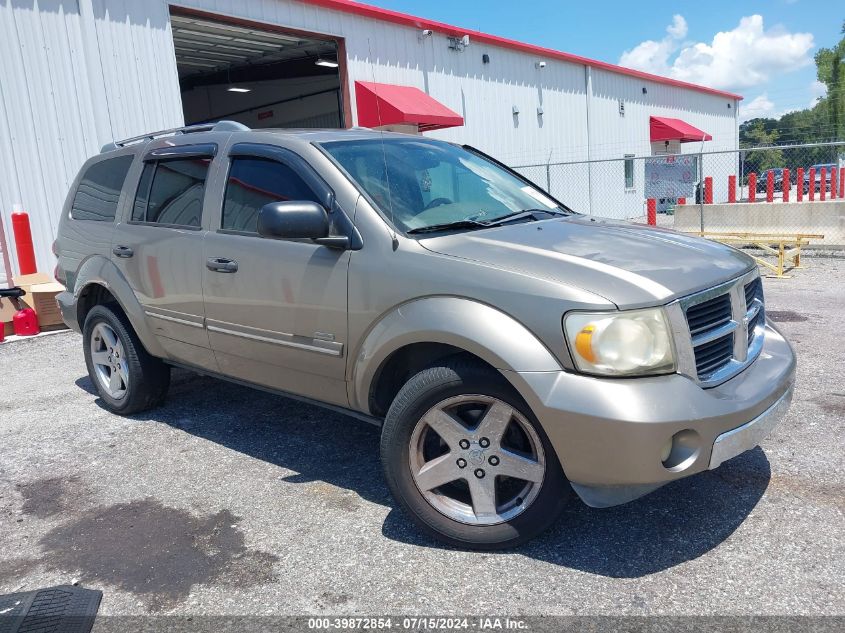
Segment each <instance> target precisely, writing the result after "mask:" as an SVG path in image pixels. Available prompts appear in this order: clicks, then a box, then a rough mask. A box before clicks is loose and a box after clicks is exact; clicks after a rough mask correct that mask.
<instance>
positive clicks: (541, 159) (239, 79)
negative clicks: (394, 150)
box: [0, 0, 741, 271]
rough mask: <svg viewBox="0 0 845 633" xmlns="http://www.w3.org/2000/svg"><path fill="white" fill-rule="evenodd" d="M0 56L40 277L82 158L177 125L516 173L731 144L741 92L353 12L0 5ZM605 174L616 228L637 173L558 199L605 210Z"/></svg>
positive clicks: (314, 1) (243, 2)
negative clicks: (411, 141) (379, 140)
mask: <svg viewBox="0 0 845 633" xmlns="http://www.w3.org/2000/svg"><path fill="white" fill-rule="evenodd" d="M0 60H2V62H0V126H2V127H0V156H2V157H3V158H2V162H0V211H2V218H3V221H4V225H5V227H6V232H7V234H8V233H9V232H10V215H11V213H12V211H13V209H14V208H15V207H16V206H18V205H20V207H22V208H23V209H25V210H26V211H27V212H29V214H30V217H31V222H32V232H33V236H34V241H35V246H36V256H37V260H38V266H39V269H40V270H43V271H49V270H51V269H52V267H53V262H54V260H53V256H52V253H51V252H50V245H51V243H52V240H53V238H54V235H55V233H56V228H57V225H58V219H59V218H58V216H59V213H60V209H61V207H62V204H63V202H64V199H65V196H66V194H67V189H68V187H69V185H70V183H71V182H72V181H73V179H74V177H75V176H76V172H77V170H78V169H79V167H80V165H82V163H83V162H84V161H85V159H86V158H88V157H89V156H91V155H92V154H95V153H96V152H99V151H100V148H101V147H102V146H103V145H105V144H106V143H109V142H111V141H113V140H116V139H122V138H127V137H131V136H136V135H139V134H143V133H145V132H150V131H153V130H160V129H165V128H171V127H176V126H181V125H183V124H192V123H200V122H206V121H212V120H217V119H232V120H236V121H240V122H242V123H245V124H246V125H248V126H250V127H350V126H355V125H363V126H368V127H378V126H384V127H387V128H390V129H397V130H404V131H409V132H419V133H424V134H427V135H430V136H433V137H437V138H442V139H446V140H450V141H457V142H461V143H468V144H470V145H474V146H476V147H478V148H480V149H482V150H483V151H485V152H488V153H490V154H492V155H494V156H496V157H497V158H499V159H501V160H503V162H506V163H509V164H513V165H526V164H531V163H545V162H547V161H548V160H549V158H550V157H552V158H553V159H556V160H567V161H571V160H584V161H587V160H597V159H604V158H622V157H623V156H631V155H633V156H648V155H653V154H660V153H667V152H684V151H687V148H692V147H693V146H694V149H691V150H690V151H699V150H700V149H701V147H702V142H701V141H702V139H700V138H698V137H697V136H698V134H699V133H701V135H702V136H704V134H703V133H706V136H704V139H707V140H704V147H705V149H707V150H719V149H735V148H737V147H738V130H737V118H736V116H737V102H738V100H739V99H740V98H741V97H739V96H738V95H734V94H730V93H726V92H722V91H718V90H713V89H709V88H705V87H701V86H695V85H691V84H686V83H683V82H679V81H675V80H671V79H666V78H662V77H657V76H654V75H649V74H645V73H641V72H637V71H632V70H628V69H624V68H620V67H617V66H614V65H611V64H607V63H604V62H599V61H595V60H591V59H586V58H583V57H579V56H576V55H571V54H567V53H562V52H559V51H554V50H549V49H544V48H539V47H536V46H532V45H529V44H523V43H520V42H515V41H512V40H506V39H503V38H499V37H495V36H492V35H488V34H485V33H479V32H475V31H471V30H466V29H461V28H458V27H454V26H450V25H446V24H442V23H438V22H433V21H430V20H426V19H422V18H417V17H413V16H409V15H405V14H401V13H397V12H393V11H388V10H385V9H380V8H376V7H372V6H368V5H363V4H359V3H356V2H349V1H348V0H240V1H236V0H180V1H179V2H168V1H167V0H0ZM685 141H697V142H695V143H686V144H685V143H684V142H685ZM620 164H621V163H620ZM531 177H533V178H534V179H535V180H537V181H538V182H539V183H540V184H543V180H542V177H541V174H531ZM608 178H611V179H616V180H618V182H616V183H615V184H616V185H619V186H622V183H623V182H624V186H625V187H626V192H627V194H630V195H629V196H627V195H626V198H625V199H626V202H625V203H624V204H623V205H622V206H621V208H615V209H608V210H607V212H606V213H605V215H610V216H615V217H633V216H636V215H639V214H640V210H641V207H642V202H643V186H644V183H643V182H642V180H643V178H642V175H640V176H639V177H638V178H637V179H634V180H633V181H625V176H624V174H622V173H620V174H619V175H618V177H617V176H616V175H611V176H608V174H607V173H606V170H604V171H603V172H602V174H601V175H594V174H592V173H591V172H590V171H589V170H585V171H584V176H583V178H581V177H578V178H572V179H570V180H571V182H567V183H565V184H564V185H563V186H562V187H560V188H559V189H560V190H555V191H553V193H554V194H555V195H557V196H558V197H560V198H562V199H563V201H564V202H567V203H568V204H570V205H571V206H573V207H574V208H576V210H578V209H579V207H581V206H583V205H584V204H585V201H586V202H587V203H590V208H591V209H595V207H596V199H597V198H600V196H601V192H602V190H603V188H604V187H606V186H611V185H612V184H614V183H607V182H602V181H603V180H607V179H608ZM585 196H586V197H587V198H585ZM628 201H629V202H628ZM9 237H10V236H9ZM12 263H13V266H14V264H15V262H14V253H13V252H12Z"/></svg>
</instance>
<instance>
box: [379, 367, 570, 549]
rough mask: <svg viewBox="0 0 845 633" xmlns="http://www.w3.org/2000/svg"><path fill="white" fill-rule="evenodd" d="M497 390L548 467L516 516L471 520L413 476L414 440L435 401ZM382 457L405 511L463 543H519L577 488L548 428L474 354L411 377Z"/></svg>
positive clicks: (390, 417) (388, 422)
mask: <svg viewBox="0 0 845 633" xmlns="http://www.w3.org/2000/svg"><path fill="white" fill-rule="evenodd" d="M467 394H480V395H483V396H492V397H494V398H497V399H499V400H502V401H504V402H505V403H507V404H508V405H510V406H512V407H514V408H515V409H517V411H518V412H519V413H520V414H522V416H523V418H524V419H525V420H526V421H527V422H528V423H529V424H530V425H531V426H532V427H533V429H534V430H535V431H536V433H537V435H538V436H539V438H540V440H541V442H542V446H543V452H544V454H545V461H546V471H545V475H544V477H543V482H542V484H541V488H540V490H539V493H538V494H537V496H536V497H535V499H534V501H533V503H532V504H531V505H530V506H529V507H528V508H527V509H525V510H524V511H523V512H522V513H521V514H518V515H517V516H515V517H513V518H512V519H511V520H509V521H506V522H502V523H498V524H495V525H471V524H467V523H463V522H460V521H457V520H455V519H453V518H450V517H448V516H446V515H445V514H442V513H441V512H439V511H438V510H437V509H436V508H435V507H433V506H432V505H431V504H430V503H429V502H428V501H427V500H426V498H425V497H424V496H423V494H422V493H421V492H420V490H419V488H418V487H417V485H416V484H415V482H414V479H413V475H412V473H411V466H410V462H409V455H410V441H411V437H412V434H413V431H414V428H415V427H416V425H417V422H418V421H419V420H420V419H421V418H422V416H424V415H425V413H426V412H427V411H428V410H429V409H431V408H432V407H433V406H435V405H436V404H438V403H440V402H442V401H444V400H445V399H447V398H451V397H454V396H460V395H467ZM381 461H382V466H383V468H384V473H385V478H386V479H387V484H388V486H389V487H390V491H391V492H392V493H393V496H394V498H395V499H396V500H397V501H398V503H399V505H400V506H401V508H402V509H403V510H404V511H405V513H406V514H407V515H408V516H409V517H410V518H411V519H412V520H413V521H414V522H415V523H416V524H417V525H418V526H419V527H420V528H421V529H422V530H423V531H424V532H425V533H427V534H429V535H431V536H433V537H434V538H436V539H439V540H440V541H443V542H445V543H447V544H449V545H452V546H455V547H460V548H464V549H474V550H497V549H505V548H510V547H515V546H517V545H519V544H521V543H524V542H525V541H527V540H529V539H531V538H533V537H534V536H537V535H538V534H540V533H541V532H543V531H545V530H546V529H547V528H548V527H549V526H550V525H551V524H552V523H554V521H555V520H556V519H557V518H558V516H560V513H561V512H562V511H563V509H564V507H565V506H566V505H567V503H568V502H569V500H570V499H571V498H572V495H573V491H572V488H571V486H570V485H569V482H568V481H567V479H566V476H565V475H564V473H563V469H562V468H561V465H560V462H559V461H558V459H557V457H556V455H555V452H554V449H553V448H552V446H551V443H550V442H549V439H548V437H547V436H546V434H545V432H544V431H543V428H542V427H541V426H540V424H539V422H538V421H537V419H536V417H535V416H534V414H533V413H532V412H531V410H530V409H529V407H528V406H527V405H526V404H525V402H524V401H523V400H522V398H521V397H520V396H519V394H518V393H517V392H516V391H515V390H514V389H513V388H512V387H511V385H510V384H509V383H508V382H507V381H506V380H505V379H504V377H503V376H502V375H501V374H500V373H498V372H496V371H495V370H492V369H491V368H489V367H487V366H485V365H483V364H481V363H479V362H478V361H475V360H473V359H467V360H464V359H461V358H460V357H454V358H452V359H446V360H445V361H443V364H442V366H438V367H431V368H429V369H425V370H423V371H421V372H419V373H418V374H416V375H414V376H413V377H411V378H410V380H408V382H407V383H406V384H405V386H404V387H402V389H401V390H400V391H399V393H398V394H397V396H396V398H395V399H394V401H393V403H392V405H391V406H390V410H389V411H388V413H387V417H386V419H385V422H384V426H383V428H382V435H381Z"/></svg>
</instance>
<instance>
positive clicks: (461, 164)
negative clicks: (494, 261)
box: [322, 137, 569, 232]
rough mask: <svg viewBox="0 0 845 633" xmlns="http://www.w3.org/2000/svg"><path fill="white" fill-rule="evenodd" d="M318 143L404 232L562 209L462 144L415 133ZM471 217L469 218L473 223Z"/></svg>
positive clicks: (477, 225) (465, 226) (479, 223)
mask: <svg viewBox="0 0 845 633" xmlns="http://www.w3.org/2000/svg"><path fill="white" fill-rule="evenodd" d="M322 147H323V148H324V149H325V150H326V151H327V152H328V153H329V154H330V155H331V156H332V157H333V158H334V159H335V160H336V161H337V162H338V163H339V164H340V165H341V166H342V167H343V168H344V169H345V170H346V171H347V173H349V175H350V176H351V177H352V179H353V180H354V181H355V182H356V183H357V184H358V186H359V187H361V189H363V190H364V191H365V192H366V193H367V194H368V195H369V196H370V197H371V198H372V199H373V200H374V201H375V202H376V204H377V205H378V206H379V207H380V209H381V211H382V213H383V214H384V215H385V216H386V217H387V218H390V219H392V220H393V222H394V224H395V225H396V227H397V228H399V229H400V230H402V231H404V232H408V231H411V232H423V230H424V229H426V228H427V227H432V228H438V227H441V226H443V227H444V228H443V230H448V229H449V227H448V225H450V224H455V223H462V222H463V223H464V224H463V225H462V226H456V227H455V228H461V229H468V228H473V227H475V228H483V226H484V224H486V223H488V222H493V221H495V220H497V219H500V218H504V217H505V216H510V215H515V214H518V213H520V212H522V211H529V210H530V211H540V212H545V213H549V214H554V213H568V212H569V210H568V209H564V208H562V207H561V206H560V205H558V204H557V203H556V202H555V201H554V200H552V199H551V198H549V197H548V196H547V195H546V194H544V193H543V192H542V191H540V190H539V189H536V188H535V187H532V186H530V185H528V184H526V183H525V182H523V181H522V180H520V179H519V178H517V177H516V176H514V175H513V174H511V173H509V172H507V171H506V170H504V169H502V168H501V167H499V166H498V165H496V164H494V163H492V162H490V161H489V160H486V159H484V158H482V157H480V156H478V155H476V154H474V153H472V152H469V151H467V150H465V149H463V148H462V147H457V146H455V145H451V144H449V143H444V142H440V141H432V140H428V139H420V138H413V137H411V138H408V139H396V138H390V139H384V140H383V141H382V140H380V139H369V140H356V141H336V142H331V143H323V144H322ZM473 223H474V224H473Z"/></svg>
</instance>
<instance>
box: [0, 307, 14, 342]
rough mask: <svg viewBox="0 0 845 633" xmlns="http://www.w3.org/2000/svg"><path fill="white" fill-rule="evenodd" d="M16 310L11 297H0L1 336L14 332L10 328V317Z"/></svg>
mask: <svg viewBox="0 0 845 633" xmlns="http://www.w3.org/2000/svg"><path fill="white" fill-rule="evenodd" d="M17 311H18V310H17V308H16V307H15V304H14V303H12V300H11V299H0V327H2V328H3V336H11V335H12V334H14V333H15V331H14V329H13V328H12V317H14V316H15V312H17Z"/></svg>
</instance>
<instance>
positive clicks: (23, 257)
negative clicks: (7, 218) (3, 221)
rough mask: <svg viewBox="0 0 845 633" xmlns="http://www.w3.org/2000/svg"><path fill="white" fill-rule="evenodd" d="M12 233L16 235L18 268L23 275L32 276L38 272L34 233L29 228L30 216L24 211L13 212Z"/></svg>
mask: <svg viewBox="0 0 845 633" xmlns="http://www.w3.org/2000/svg"><path fill="white" fill-rule="evenodd" d="M12 232H13V233H14V234H15V250H16V251H17V253H18V268H19V269H20V271H21V275H31V274H32V273H34V272H37V271H38V267H37V266H36V265H35V249H34V248H33V246H32V231H31V230H30V228H29V215H27V214H26V213H24V212H23V211H13V212H12Z"/></svg>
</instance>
